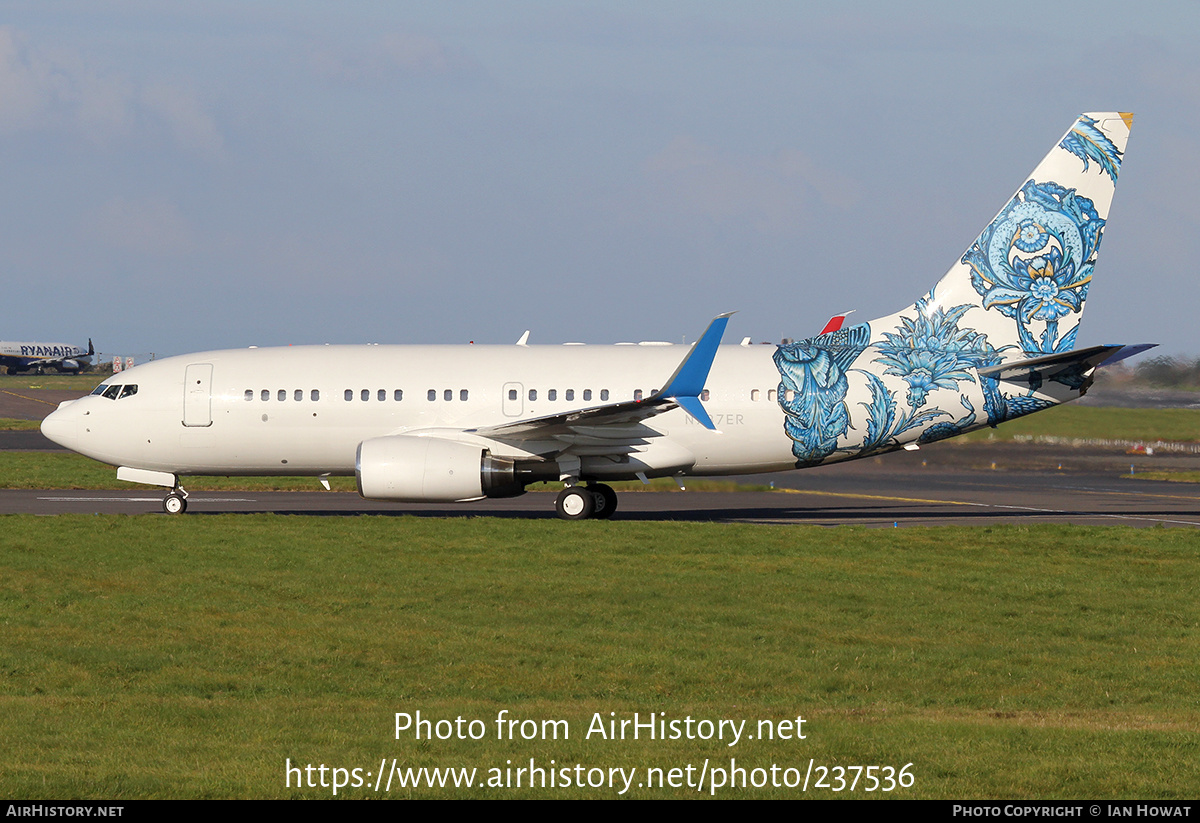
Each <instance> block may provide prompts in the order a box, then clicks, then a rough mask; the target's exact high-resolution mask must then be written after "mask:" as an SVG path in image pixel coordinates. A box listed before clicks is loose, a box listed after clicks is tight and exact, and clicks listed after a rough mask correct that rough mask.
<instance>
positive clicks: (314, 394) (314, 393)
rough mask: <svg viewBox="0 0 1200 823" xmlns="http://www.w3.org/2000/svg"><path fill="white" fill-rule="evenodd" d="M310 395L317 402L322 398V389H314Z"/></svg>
mask: <svg viewBox="0 0 1200 823" xmlns="http://www.w3.org/2000/svg"><path fill="white" fill-rule="evenodd" d="M308 396H309V397H310V398H312V401H313V402H314V403H315V402H317V401H318V400H320V399H321V390H320V389H313V390H312V391H311V392H310V393H309V395H308Z"/></svg>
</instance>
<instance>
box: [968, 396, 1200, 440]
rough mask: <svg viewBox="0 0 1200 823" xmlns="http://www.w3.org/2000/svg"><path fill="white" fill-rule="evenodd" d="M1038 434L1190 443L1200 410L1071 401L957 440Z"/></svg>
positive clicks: (1198, 428)
mask: <svg viewBox="0 0 1200 823" xmlns="http://www.w3.org/2000/svg"><path fill="white" fill-rule="evenodd" d="M1037 435H1046V436H1050V437H1066V438H1081V439H1088V440H1098V439H1109V438H1111V439H1115V440H1147V441H1150V442H1154V441H1156V440H1163V441H1168V442H1182V443H1190V442H1195V441H1197V440H1200V409H1121V408H1110V407H1095V406H1076V405H1071V404H1067V405H1064V406H1056V407H1054V408H1052V409H1046V410H1045V411H1040V412H1037V413H1036V414H1031V415H1029V416H1027V417H1022V418H1019V419H1017V420H1010V421H1009V422H1007V423H1002V424H1000V425H999V426H997V427H996V428H994V429H981V430H979V431H976V432H971V433H970V434H967V435H963V436H962V437H959V438H955V440H956V441H960V442H979V441H983V440H999V441H1002V442H1003V441H1011V440H1013V439H1014V438H1017V437H1025V436H1037ZM951 442H954V441H951Z"/></svg>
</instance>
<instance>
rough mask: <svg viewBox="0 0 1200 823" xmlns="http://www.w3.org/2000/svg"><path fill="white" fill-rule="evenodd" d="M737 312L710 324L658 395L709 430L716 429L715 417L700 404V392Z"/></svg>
mask: <svg viewBox="0 0 1200 823" xmlns="http://www.w3.org/2000/svg"><path fill="white" fill-rule="evenodd" d="M732 314H733V312H726V313H725V314H718V315H717V316H716V317H714V318H713V321H712V322H711V323H709V324H708V328H707V329H705V330H704V334H702V335H700V339H699V340H697V341H696V345H694V346H692V350H691V351H690V352H688V355H687V357H685V358H683V362H682V363H680V364H679V368H677V369H676V370H675V373H674V374H673V375H671V379H670V380H668V381H667V386H666V388H664V389H663V390H662V391H660V392H659V393H658V396H659V397H669V398H671V399H672V400H674V401H675V402H676V403H678V404H679V406H680V408H682V409H683V410H684V411H686V412H687V413H688V414H690V415H691V416H692V417H694V418H696V422H698V423H700V425H702V426H704V428H706V429H715V428H716V426H714V425H713V422H712V418H710V417H709V416H708V412H706V411H705V410H704V406H702V405H701V404H700V392H702V391H704V384H705V382H707V381H708V372H709V370H710V369H711V368H712V364H713V359H714V358H716V356H717V347H718V346H720V345H721V338H722V337H723V336H724V335H725V327H726V326H727V325H728V324H729V318H730V316H731V315H732Z"/></svg>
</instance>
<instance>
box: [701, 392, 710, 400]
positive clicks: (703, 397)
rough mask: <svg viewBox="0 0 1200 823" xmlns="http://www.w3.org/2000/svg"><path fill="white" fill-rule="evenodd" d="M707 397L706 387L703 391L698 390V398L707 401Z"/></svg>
mask: <svg viewBox="0 0 1200 823" xmlns="http://www.w3.org/2000/svg"><path fill="white" fill-rule="evenodd" d="M708 397H709V394H708V389H705V390H704V391H702V392H700V399H701V400H705V401H707V400H708Z"/></svg>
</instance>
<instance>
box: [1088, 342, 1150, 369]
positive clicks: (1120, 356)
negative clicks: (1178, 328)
mask: <svg viewBox="0 0 1200 823" xmlns="http://www.w3.org/2000/svg"><path fill="white" fill-rule="evenodd" d="M1157 347H1158V344H1157V343H1135V344H1134V345H1132V346H1122V347H1121V350H1120V351H1118V352H1117V353H1116V354H1114V355H1113V356H1112V357H1110V358H1108V359H1107V360H1105V361H1104V362H1103V363H1101V364H1100V365H1101V366H1112V365H1115V364H1117V363H1120V362H1121V361H1122V360H1126V359H1128V358H1130V357H1133V356H1134V355H1135V354H1141V353H1142V352H1144V351H1149V350H1150V349H1154V348H1157Z"/></svg>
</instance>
